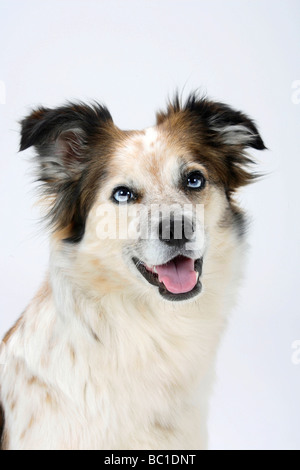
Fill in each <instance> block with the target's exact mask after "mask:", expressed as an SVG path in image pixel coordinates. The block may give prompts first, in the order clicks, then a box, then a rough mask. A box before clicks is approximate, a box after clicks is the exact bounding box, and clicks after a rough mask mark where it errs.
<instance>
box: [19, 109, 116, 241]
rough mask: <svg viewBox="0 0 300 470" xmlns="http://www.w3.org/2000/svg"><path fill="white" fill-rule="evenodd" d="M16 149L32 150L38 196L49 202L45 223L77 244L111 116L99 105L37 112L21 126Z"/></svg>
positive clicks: (101, 166) (102, 165) (100, 170)
mask: <svg viewBox="0 0 300 470" xmlns="http://www.w3.org/2000/svg"><path fill="white" fill-rule="evenodd" d="M21 125H22V132H21V144H20V150H25V149H27V148H29V147H31V146H34V147H35V148H36V150H37V154H38V163H39V176H38V179H39V181H41V183H42V184H43V192H44V194H45V195H46V196H51V197H52V198H53V200H54V202H53V205H52V208H51V210H50V211H49V214H48V219H49V222H50V225H51V227H52V228H53V229H54V230H63V229H67V232H68V236H67V237H66V240H67V241H69V242H72V243H77V242H79V241H80V240H81V239H82V237H83V235H84V232H85V223H86V218H87V215H88V212H89V209H90V207H91V205H92V203H93V200H94V197H95V192H96V190H97V189H98V187H99V185H100V183H101V180H102V179H103V178H105V175H106V164H107V161H108V158H109V155H108V153H109V150H110V148H111V141H112V138H111V133H112V129H114V125H113V121H112V117H111V115H110V113H109V111H108V110H107V108H105V107H104V106H101V105H99V104H95V105H94V106H88V105H85V104H80V103H79V104H72V103H70V104H68V105H67V106H64V107H60V108H57V109H46V108H39V109H37V110H36V111H34V112H33V113H32V114H31V115H30V116H29V117H27V118H26V119H24V120H23V121H22V122H21Z"/></svg>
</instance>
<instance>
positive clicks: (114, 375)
mask: <svg viewBox="0 0 300 470" xmlns="http://www.w3.org/2000/svg"><path fill="white" fill-rule="evenodd" d="M31 146H34V147H35V148H36V150H37V163H38V174H39V179H40V181H41V182H42V186H43V193H44V194H43V198H44V200H45V201H46V203H47V205H48V220H49V224H50V226H51V228H52V230H51V257H50V266H49V272H48V274H47V277H46V279H45V281H44V284H43V286H42V287H41V289H40V291H39V293H38V294H37V296H36V297H35V298H34V299H33V301H32V302H31V304H30V305H29V307H28V308H27V309H26V310H25V312H24V313H23V315H22V316H21V318H20V319H19V320H18V322H17V323H16V325H15V326H14V327H13V328H12V329H11V330H10V332H9V333H8V334H7V335H6V337H5V338H4V343H5V346H6V347H5V354H6V360H5V362H6V364H5V366H4V367H1V368H0V387H1V388H0V401H1V404H2V412H1V420H0V428H1V434H2V440H1V442H2V448H3V449H5V450H8V449H9V450H11V449H205V448H207V442H208V436H207V413H208V404H209V396H210V392H211V387H212V383H213V379H214V362H215V359H216V352H217V347H218V344H219V341H220V337H221V335H222V333H223V331H224V328H225V326H226V321H227V318H228V313H229V311H230V309H231V308H232V306H233V304H234V301H235V296H236V290H237V286H238V281H239V279H240V277H241V272H242V267H243V253H244V250H245V241H244V215H243V213H242V211H241V210H240V209H239V208H238V207H237V205H236V204H235V202H234V194H235V192H236V190H237V189H238V188H239V187H240V186H243V185H245V184H248V183H249V182H251V181H252V180H253V174H252V173H250V172H249V169H248V168H247V166H248V165H249V163H251V161H250V160H249V157H247V156H246V154H245V148H246V147H253V148H255V149H261V150H262V149H264V148H265V147H264V144H263V141H262V139H261V137H260V135H259V133H258V130H257V128H256V126H255V124H254V123H253V121H251V120H250V119H249V118H248V117H247V116H246V115H244V114H242V113H240V112H237V111H235V110H233V109H231V108H230V107H228V106H226V105H223V104H220V103H215V102H211V101H209V100H207V99H205V98H199V97H197V96H196V95H191V96H190V97H189V99H188V100H187V102H186V103H183V104H182V103H181V102H180V100H179V99H178V98H176V99H175V100H174V101H173V102H172V103H170V104H169V105H168V108H167V110H166V111H165V112H159V113H158V115H157V124H156V126H154V127H153V128H151V129H147V130H146V131H130V132H129V131H121V130H120V129H118V128H117V127H116V126H115V125H114V123H113V120H112V118H111V116H110V114H109V112H108V110H107V109H106V108H105V107H103V106H100V105H97V104H96V105H94V106H87V105H84V104H68V105H66V106H65V107H62V108H58V109H54V110H50V109H45V108H40V109H38V110H36V111H34V112H33V113H32V114H31V115H30V116H29V117H28V118H26V119H25V120H24V121H23V122H22V139H21V149H22V150H25V149H26V148H29V147H31ZM191 171H198V172H201V174H202V175H204V177H205V179H206V184H205V187H204V188H203V190H202V191H199V192H197V191H189V190H187V188H186V187H185V186H184V184H183V181H186V177H185V176H184V175H186V174H187V173H188V172H191ZM124 185H126V187H130V188H131V189H132V191H134V194H135V196H136V198H135V200H134V201H133V202H132V204H135V203H136V202H137V201H139V202H141V203H143V204H144V206H145V207H146V208H149V207H150V206H151V205H152V204H160V203H161V202H162V201H163V202H165V203H166V204H174V203H179V204H187V203H189V204H192V205H193V206H195V205H196V204H202V205H204V215H205V218H204V222H203V221H198V222H199V226H201V224H202V231H201V230H199V231H195V237H196V242H197V243H198V245H197V246H196V248H195V249H194V251H193V252H192V253H191V255H190V256H191V257H192V258H193V259H195V260H196V259H202V260H203V271H202V274H201V273H200V274H201V285H202V292H201V293H200V294H197V295H196V294H195V295H194V297H192V298H189V297H188V296H187V298H186V299H182V300H181V301H179V302H176V301H172V300H170V298H168V299H167V298H164V297H163V296H162V295H161V293H160V292H159V290H158V288H157V286H155V285H151V284H149V283H148V282H147V280H146V279H145V278H143V276H142V275H141V273H140V272H139V271H138V269H136V265H135V264H134V263H133V262H132V259H133V257H135V258H138V259H139V260H142V261H143V262H145V264H146V265H147V266H155V265H160V264H163V263H166V262H167V261H169V259H172V258H173V257H174V256H177V255H180V256H184V255H186V253H187V252H186V248H185V247H183V246H181V247H180V248H178V246H176V247H174V246H170V245H168V244H167V243H166V242H165V241H164V240H141V239H137V240H120V239H115V240H111V239H106V240H103V239H99V236H97V233H98V232H97V230H99V222H101V220H100V219H101V215H99V207H101V205H103V204H110V205H113V204H114V203H115V201H113V200H112V194H114V190H115V188H117V187H119V186H124ZM116 223H117V224H120V223H121V222H120V220H119V219H118V220H117V221H116ZM142 261H141V262H142ZM174 297H175V296H174V295H173V297H172V298H173V300H176V299H175V298H174Z"/></svg>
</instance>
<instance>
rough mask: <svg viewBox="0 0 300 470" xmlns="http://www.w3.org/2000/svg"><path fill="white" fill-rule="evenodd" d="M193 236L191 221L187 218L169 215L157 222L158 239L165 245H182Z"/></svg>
mask: <svg viewBox="0 0 300 470" xmlns="http://www.w3.org/2000/svg"><path fill="white" fill-rule="evenodd" d="M193 236H194V228H193V223H192V222H191V221H190V220H189V219H187V218H178V219H176V218H174V217H171V218H167V219H162V220H161V221H160V223H159V239H160V240H161V241H162V242H164V243H166V244H167V245H170V246H177V247H183V246H184V245H185V244H186V243H187V242H190V241H191V240H192V239H193Z"/></svg>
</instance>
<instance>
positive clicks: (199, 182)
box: [186, 171, 205, 190]
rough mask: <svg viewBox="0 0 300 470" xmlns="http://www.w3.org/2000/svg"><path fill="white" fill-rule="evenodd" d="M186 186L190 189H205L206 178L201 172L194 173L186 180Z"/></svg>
mask: <svg viewBox="0 0 300 470" xmlns="http://www.w3.org/2000/svg"><path fill="white" fill-rule="evenodd" d="M186 186H187V188H189V189H198V190H199V189H203V188H204V186H205V178H204V176H203V175H202V173H201V172H200V171H193V172H192V173H190V174H189V175H188V176H187V178H186Z"/></svg>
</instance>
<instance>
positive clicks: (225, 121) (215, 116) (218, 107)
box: [206, 102, 266, 150]
mask: <svg viewBox="0 0 300 470" xmlns="http://www.w3.org/2000/svg"><path fill="white" fill-rule="evenodd" d="M206 106H207V107H208V108H209V109H208V117H207V124H208V126H209V128H210V129H211V130H212V131H214V132H216V134H217V136H218V138H219V139H220V141H221V142H222V143H223V144H226V145H240V146H242V147H244V148H246V147H252V148H255V149H257V150H265V149H266V147H265V144H264V142H263V140H262V138H261V136H260V134H259V132H258V129H257V127H256V125H255V123H254V121H253V120H252V119H250V118H249V117H248V116H246V114H243V113H241V112H240V111H235V110H234V109H232V108H231V107H229V106H227V105H225V104H223V103H213V102H207V104H206Z"/></svg>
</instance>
